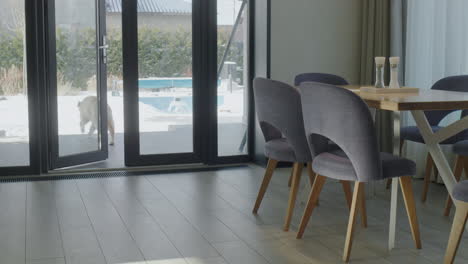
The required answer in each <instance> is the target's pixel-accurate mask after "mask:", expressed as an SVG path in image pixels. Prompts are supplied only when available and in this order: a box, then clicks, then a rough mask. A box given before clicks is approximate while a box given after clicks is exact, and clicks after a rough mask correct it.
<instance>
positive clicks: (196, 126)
mask: <svg viewBox="0 0 468 264" xmlns="http://www.w3.org/2000/svg"><path fill="white" fill-rule="evenodd" d="M254 2H255V1H254V0H250V1H249V4H248V7H249V23H250V24H252V23H253V22H254V20H253V17H254V12H252V10H253V7H254ZM216 4H217V1H216V0H209V1H208V0H194V1H192V36H193V41H192V43H193V47H192V51H193V52H192V56H193V63H192V65H193V87H194V89H193V142H194V145H193V150H194V151H193V153H176V154H157V155H140V138H139V128H138V127H139V120H138V119H139V118H138V104H137V102H138V30H137V29H138V19H137V0H123V1H122V21H123V22H122V31H123V34H122V39H123V45H122V46H123V68H124V72H123V76H124V115H125V147H126V150H125V160H126V165H127V166H146V165H167V164H183V163H205V164H209V165H214V164H227V163H241V162H248V161H250V153H251V150H252V145H253V144H252V143H251V142H252V138H253V137H251V133H252V129H251V127H252V124H253V120H254V118H253V117H254V115H253V111H251V110H252V109H253V100H250V99H249V101H248V102H246V103H248V104H249V116H248V129H247V134H248V153H249V154H246V155H235V156H218V115H217V107H218V105H217V85H218V84H217V83H218V82H217V71H218V65H217V63H218V62H217V5H216ZM252 29H253V27H252V26H251V25H249V30H250V32H249V45H248V46H247V47H246V48H248V49H249V66H251V65H252V61H253V53H252V52H253V49H252V43H253V41H254V39H253V31H252ZM251 69H252V68H250V67H249V71H250V70H251ZM251 79H253V76H252V75H251V73H250V72H249V81H248V82H247V83H248V84H249V85H248V89H247V92H248V94H249V98H250V97H251V94H252V92H251ZM202 88H203V89H202Z"/></svg>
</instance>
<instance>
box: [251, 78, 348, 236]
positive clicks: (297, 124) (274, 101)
mask: <svg viewBox="0 0 468 264" xmlns="http://www.w3.org/2000/svg"><path fill="white" fill-rule="evenodd" d="M253 87H254V99H255V110H256V113H257V117H258V121H259V123H260V128H261V130H262V133H263V136H264V138H265V142H266V143H265V156H266V157H267V158H268V164H267V169H266V171H265V175H264V178H263V181H262V184H261V186H260V190H259V192H258V196H257V200H256V202H255V205H254V209H253V213H254V214H256V213H257V211H258V209H259V207H260V204H261V202H262V200H263V197H264V195H265V192H266V190H267V188H268V185H269V183H270V180H271V177H272V175H273V171H274V170H275V168H276V166H277V164H278V162H279V161H284V162H291V163H293V164H294V165H293V174H292V175H293V178H292V186H291V190H290V193H289V202H288V209H287V212H286V219H285V223H284V230H285V231H288V230H289V226H290V223H291V219H292V215H293V211H294V206H295V201H296V196H297V192H298V188H299V183H300V179H301V173H302V169H303V165H304V163H307V165H308V166H307V167H308V170H307V171H308V174H309V180H310V183H311V185H312V184H313V182H314V173H313V172H312V166H311V161H312V157H311V155H310V151H309V147H308V144H307V139H306V136H305V130H304V121H303V118H302V108H301V99H300V95H299V91H298V90H297V89H296V88H294V87H292V86H290V85H288V84H285V83H282V82H278V81H273V80H269V79H265V78H256V79H255V80H254V84H253ZM341 183H342V185H343V189H344V192H345V197H346V199H347V201H348V203H349V204H351V186H350V184H349V183H348V182H346V181H342V182H341Z"/></svg>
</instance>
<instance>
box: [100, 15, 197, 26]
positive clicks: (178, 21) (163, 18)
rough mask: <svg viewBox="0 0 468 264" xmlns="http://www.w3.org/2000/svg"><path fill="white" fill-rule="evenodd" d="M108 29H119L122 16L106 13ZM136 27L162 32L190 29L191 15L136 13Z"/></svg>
mask: <svg viewBox="0 0 468 264" xmlns="http://www.w3.org/2000/svg"><path fill="white" fill-rule="evenodd" d="M106 21H107V22H106V23H107V27H108V28H121V26H122V14H121V13H107V15H106ZM138 26H148V27H160V28H161V29H164V30H177V29H180V28H182V29H187V30H189V29H192V16H191V15H164V14H158V13H138Z"/></svg>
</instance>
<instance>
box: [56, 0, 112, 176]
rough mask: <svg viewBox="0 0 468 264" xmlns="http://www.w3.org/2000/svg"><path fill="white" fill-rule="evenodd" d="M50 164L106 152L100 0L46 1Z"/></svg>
mask: <svg viewBox="0 0 468 264" xmlns="http://www.w3.org/2000/svg"><path fill="white" fill-rule="evenodd" d="M48 11H49V16H48V22H49V23H48V30H49V34H48V42H47V43H48V47H47V50H48V54H49V57H48V66H49V69H50V70H49V73H50V75H49V94H48V100H49V116H48V118H49V124H50V127H49V129H50V131H49V135H50V141H49V142H50V143H51V144H50V146H49V147H50V167H51V168H52V169H55V168H61V167H68V166H73V165H78V164H83V163H89V162H94V161H99V160H104V159H106V158H107V155H108V146H107V145H108V134H107V133H108V132H107V131H108V129H109V131H111V132H112V131H113V123H112V119H109V122H108V118H107V100H106V98H107V97H106V60H107V58H106V56H107V43H106V37H105V24H104V23H105V20H104V19H105V0H48Z"/></svg>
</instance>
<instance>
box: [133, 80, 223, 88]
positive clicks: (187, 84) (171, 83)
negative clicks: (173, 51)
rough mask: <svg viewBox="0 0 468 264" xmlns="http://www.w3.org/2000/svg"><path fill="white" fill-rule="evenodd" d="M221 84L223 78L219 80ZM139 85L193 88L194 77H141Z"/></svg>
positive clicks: (142, 86)
mask: <svg viewBox="0 0 468 264" xmlns="http://www.w3.org/2000/svg"><path fill="white" fill-rule="evenodd" d="M218 85H221V80H218ZM138 87H139V88H140V89H161V88H192V87H193V82H192V78H151V79H139V80H138Z"/></svg>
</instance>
